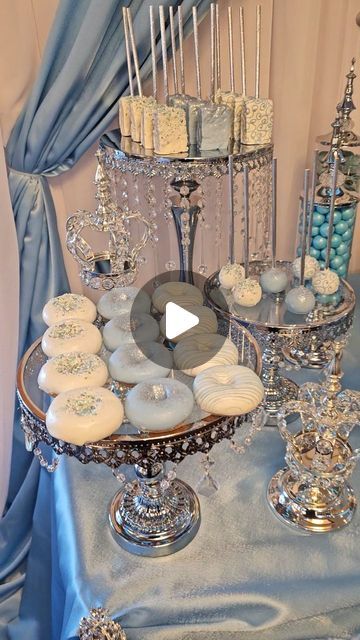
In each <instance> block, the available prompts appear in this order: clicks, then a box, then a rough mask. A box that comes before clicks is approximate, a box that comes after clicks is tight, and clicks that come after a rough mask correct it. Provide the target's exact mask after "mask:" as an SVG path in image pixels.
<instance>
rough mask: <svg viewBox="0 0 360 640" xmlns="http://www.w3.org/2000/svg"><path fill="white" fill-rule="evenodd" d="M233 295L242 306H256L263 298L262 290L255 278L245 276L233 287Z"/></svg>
mask: <svg viewBox="0 0 360 640" xmlns="http://www.w3.org/2000/svg"><path fill="white" fill-rule="evenodd" d="M232 293H233V297H234V300H235V302H236V303H237V304H240V305H241V306H242V307H255V305H256V304H258V302H260V300H261V296H262V290H261V287H260V285H259V283H258V282H257V281H256V280H253V278H245V280H242V281H241V282H240V283H239V284H237V285H236V286H235V287H234V288H233V291H232Z"/></svg>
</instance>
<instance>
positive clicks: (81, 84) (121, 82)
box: [0, 0, 209, 640]
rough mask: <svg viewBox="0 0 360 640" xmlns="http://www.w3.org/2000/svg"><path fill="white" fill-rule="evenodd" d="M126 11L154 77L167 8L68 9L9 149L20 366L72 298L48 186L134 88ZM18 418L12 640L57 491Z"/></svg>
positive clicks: (2, 627) (1, 527)
mask: <svg viewBox="0 0 360 640" xmlns="http://www.w3.org/2000/svg"><path fill="white" fill-rule="evenodd" d="M123 4H125V5H129V4H131V10H132V16H133V21H134V29H135V37H136V41H137V44H138V55H139V62H140V66H141V75H142V77H143V78H145V77H146V76H147V75H148V74H149V72H150V67H151V61H150V38H149V25H148V8H149V5H150V4H153V5H155V6H156V5H158V4H160V2H154V0H150V1H145V2H142V1H141V0H133V2H131V3H130V2H128V3H126V2H125V3H121V2H119V0H60V1H59V6H58V10H57V14H56V17H55V20H54V24H53V27H52V30H51V33H50V35H49V38H48V42H47V46H46V49H45V52H44V56H43V60H42V64H41V67H40V71H39V75H38V78H37V80H36V82H35V85H34V87H33V90H32V92H31V95H30V97H29V99H28V101H27V104H26V105H25V107H24V109H23V111H22V113H21V115H20V116H19V118H18V120H17V122H16V124H15V126H14V129H13V131H12V133H11V136H10V139H9V142H8V145H7V148H6V157H7V164H8V168H9V184H10V192H11V199H12V204H13V211H14V219H15V224H16V230H17V235H18V243H19V254H20V337H19V355H20V356H21V355H22V354H23V352H24V351H25V349H26V348H27V347H28V346H29V345H30V344H31V342H32V341H33V340H34V339H35V338H36V337H37V336H39V335H40V334H41V333H42V331H43V330H44V324H43V321H42V319H41V311H42V307H43V306H44V304H45V302H46V301H47V300H48V299H49V298H50V297H52V296H55V295H59V294H61V293H63V292H64V291H66V290H67V289H68V281H67V277H66V272H65V267H64V262H63V257H62V253H61V247H60V242H59V236H58V230H57V225H56V212H55V208H54V203H53V200H52V197H51V193H50V189H49V185H48V181H47V178H48V177H51V176H56V175H58V174H60V173H62V172H63V171H66V170H68V169H70V168H71V167H72V166H73V165H74V164H75V163H76V161H77V160H78V159H79V158H80V157H81V156H82V154H83V153H84V152H85V151H86V150H87V149H88V148H89V147H90V146H91V145H92V144H93V143H94V142H95V141H96V140H97V139H98V138H99V136H100V135H101V134H102V133H103V132H104V131H105V130H106V128H107V127H108V126H109V124H110V123H111V121H112V120H113V118H114V116H115V115H116V112H117V101H118V98H119V96H120V95H121V94H122V93H123V92H125V91H126V89H127V87H128V80H127V66H126V58H125V44H124V38H123V29H122V25H121V22H122V17H121V7H122V5H123ZM161 4H164V5H165V6H167V5H169V4H171V3H170V2H166V1H163V2H162V3H161ZM173 4H175V5H177V4H182V5H183V10H184V17H185V30H186V31H189V30H190V29H191V6H192V4H196V5H197V7H198V11H199V16H201V15H202V13H203V12H204V11H205V10H206V9H207V8H208V6H209V0H197V2H191V1H190V0H184V2H182V3H179V2H177V3H173ZM19 417H20V416H19V410H18V409H17V413H16V417H15V426H14V449H13V459H12V472H11V480H10V490H9V499H8V505H7V510H6V512H5V515H4V516H3V518H2V520H1V522H0V637H2V633H4V634H6V626H7V621H9V620H11V619H13V618H15V617H16V615H17V609H18V606H19V601H20V595H19V591H18V590H19V589H20V588H21V586H22V585H23V583H24V577H25V568H26V556H27V553H28V550H29V548H30V545H31V527H32V521H33V513H34V507H35V504H36V501H37V502H38V503H39V502H41V504H42V505H43V504H44V492H45V491H46V490H47V488H48V487H49V482H42V483H40V485H39V469H38V463H37V461H35V460H32V456H31V455H29V454H26V453H25V450H24V446H23V436H22V433H21V430H20V425H19ZM42 473H45V472H42ZM38 488H39V490H38ZM35 513H36V511H35ZM37 525H38V523H36V522H35V525H34V526H37ZM46 544H47V542H46V537H45V538H44V545H46ZM44 553H45V559H46V561H47V560H49V558H50V555H49V549H47V551H46V549H45V548H44ZM44 561H45V560H44ZM30 562H31V554H30ZM36 589H37V587H36ZM25 595H26V597H27V603H25V605H24V603H23V607H25V608H26V610H27V611H29V610H31V606H29V598H31V597H32V596H33V595H34V590H33V589H28V590H27V592H25ZM35 595H36V594H35ZM30 627H31V624H30V626H29V627H28V632H30ZM4 637H7V636H6V635H5V636H4ZM21 637H24V636H21ZM28 637H29V638H30V637H31V638H34V639H35V638H36V639H38V638H43V637H44V638H46V639H47V640H48V638H49V637H50V636H49V634H48V633H47V632H44V633H42V631H40V630H37V631H36V632H35V631H34V635H31V636H30V635H28Z"/></svg>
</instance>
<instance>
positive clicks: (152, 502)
mask: <svg viewBox="0 0 360 640" xmlns="http://www.w3.org/2000/svg"><path fill="white" fill-rule="evenodd" d="M135 473H136V476H137V480H136V481H135V482H133V483H131V484H128V485H127V486H126V487H125V488H124V489H123V490H121V491H119V492H118V493H117V494H116V495H115V496H114V498H113V500H112V501H111V505H110V514H109V518H110V524H111V529H112V534H113V536H114V538H115V540H116V541H117V542H119V544H120V545H121V546H122V547H124V549H127V550H128V551H130V552H132V553H136V554H139V555H144V556H148V555H150V556H152V557H154V556H166V555H169V554H170V553H175V551H179V550H180V549H182V548H183V547H185V546H186V545H187V544H188V543H189V542H190V541H191V540H192V539H193V537H194V536H195V535H196V533H197V531H198V529H199V526H200V504H199V500H198V498H197V496H196V494H195V493H194V491H193V490H192V489H191V487H189V485H188V484H186V483H185V482H182V481H181V480H177V479H173V480H172V481H171V482H170V481H169V480H168V479H166V478H165V477H164V467H163V465H162V464H155V465H153V466H152V467H150V468H142V467H140V466H139V465H135Z"/></svg>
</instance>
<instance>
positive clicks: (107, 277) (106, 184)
mask: <svg viewBox="0 0 360 640" xmlns="http://www.w3.org/2000/svg"><path fill="white" fill-rule="evenodd" d="M96 156H97V159H98V163H99V164H98V167H97V170H96V174H95V184H96V186H97V193H96V198H97V200H98V201H99V204H98V206H97V209H96V211H95V212H90V211H78V212H77V213H76V214H74V215H72V216H70V217H69V218H68V220H67V222H66V245H67V248H68V250H69V251H70V253H71V255H72V256H73V257H74V258H75V260H76V261H77V262H78V263H79V265H80V277H81V279H82V281H83V282H84V284H86V285H88V286H89V287H92V288H93V289H105V290H109V289H112V288H113V287H116V286H121V287H123V286H128V285H131V284H132V283H133V282H134V281H135V279H136V277H137V275H138V270H139V265H140V264H141V262H142V261H141V259H139V254H140V252H141V250H142V249H143V248H144V247H145V245H146V244H147V242H148V241H149V239H150V238H151V236H152V235H153V231H154V229H153V221H151V220H147V218H145V217H144V216H143V215H142V214H141V213H140V212H139V211H130V210H129V209H128V204H127V202H128V196H127V193H126V187H125V188H124V194H125V195H124V198H123V202H124V205H125V206H124V208H123V209H120V208H119V207H117V206H116V205H115V204H114V201H113V198H112V195H111V189H110V179H109V176H108V174H107V171H106V167H105V162H104V152H103V151H101V150H99V151H98V152H97V154H96ZM130 221H133V222H135V223H137V224H138V225H139V227H140V228H143V234H142V236H141V237H140V240H139V242H138V243H137V244H135V245H134V246H131V242H130V241H131V233H130V227H129V223H130ZM89 230H90V231H97V232H101V233H103V234H104V236H105V238H107V246H106V247H105V248H104V250H102V251H95V250H94V249H93V248H92V247H91V245H90V244H89V243H88V241H87V240H85V238H84V237H83V233H84V231H89Z"/></svg>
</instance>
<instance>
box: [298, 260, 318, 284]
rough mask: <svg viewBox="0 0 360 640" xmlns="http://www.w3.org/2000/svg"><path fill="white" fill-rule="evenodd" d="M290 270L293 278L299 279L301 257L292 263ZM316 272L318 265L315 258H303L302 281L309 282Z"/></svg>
mask: <svg viewBox="0 0 360 640" xmlns="http://www.w3.org/2000/svg"><path fill="white" fill-rule="evenodd" d="M292 270H293V274H294V276H295V277H296V278H299V279H300V275H301V256H299V257H298V258H295V260H294V262H293V263H292ZM318 271H320V265H319V263H318V261H317V260H316V258H313V257H312V256H305V269H304V279H305V280H311V279H312V278H313V277H314V275H315V274H316V273H317V272H318Z"/></svg>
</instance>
